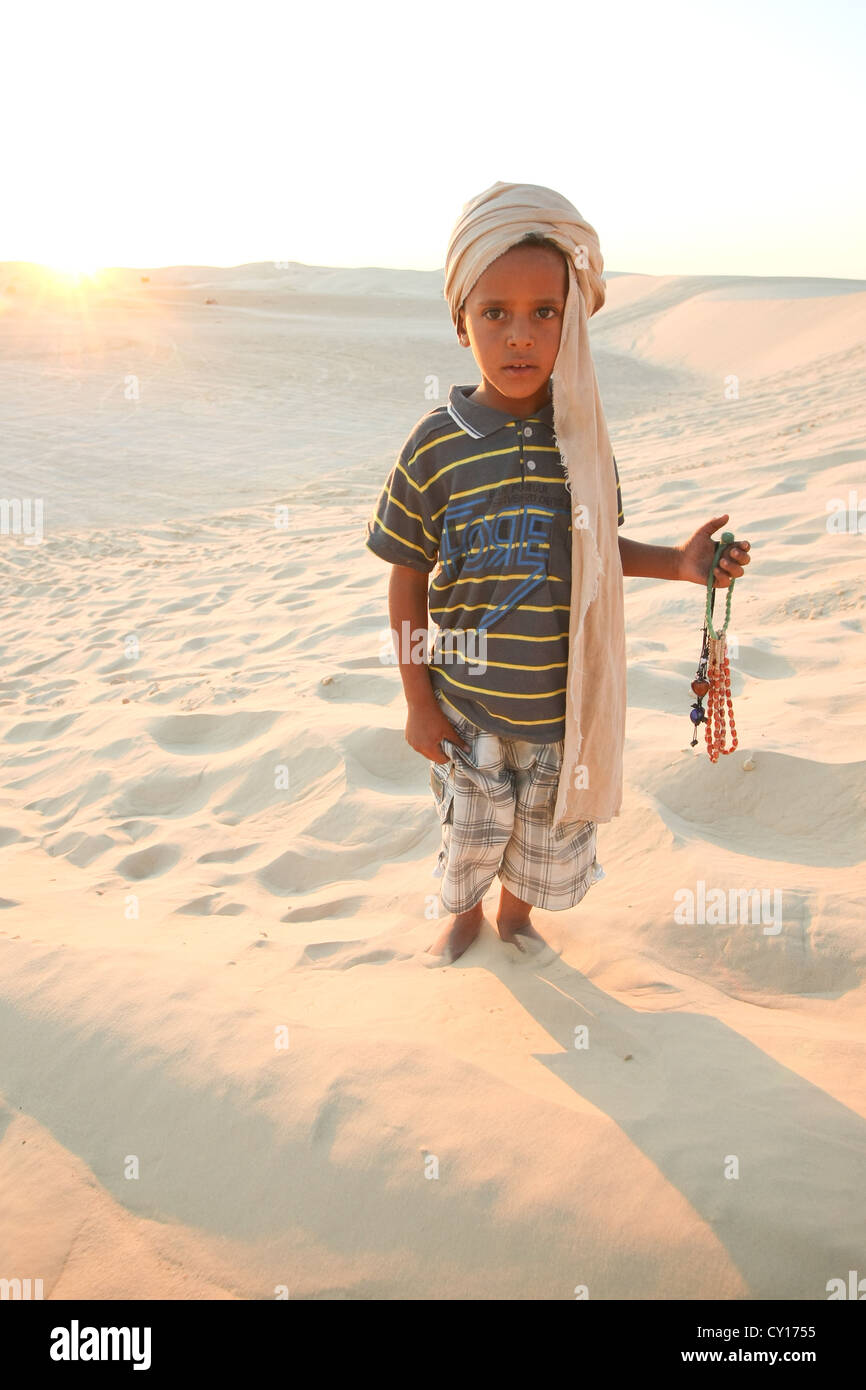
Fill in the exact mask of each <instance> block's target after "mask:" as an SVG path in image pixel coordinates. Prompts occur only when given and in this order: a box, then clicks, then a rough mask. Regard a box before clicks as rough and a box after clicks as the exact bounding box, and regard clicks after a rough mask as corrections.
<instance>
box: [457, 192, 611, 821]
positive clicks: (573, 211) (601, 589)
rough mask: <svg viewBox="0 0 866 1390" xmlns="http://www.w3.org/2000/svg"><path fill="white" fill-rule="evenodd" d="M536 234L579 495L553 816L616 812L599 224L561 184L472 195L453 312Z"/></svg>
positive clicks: (571, 478) (560, 439)
mask: <svg viewBox="0 0 866 1390" xmlns="http://www.w3.org/2000/svg"><path fill="white" fill-rule="evenodd" d="M527 232H539V233H540V234H541V235H542V236H546V237H548V238H549V239H550V240H551V241H552V242H554V243H555V244H556V245H557V246H558V247H559V248H560V249H561V250H562V251H563V252H564V253H565V259H566V261H567V263H568V295H567V299H566V303H565V313H564V319H563V325H562V334H561V337H560V343H559V352H558V354H557V357H556V362H555V363H554V367H553V373H552V376H553V418H554V431H555V434H556V443H557V447H558V449H559V452H560V456H561V458H562V464H563V468H564V471H565V475H566V487H567V488H568V491H569V493H570V494H571V498H572V518H571V526H572V533H571V534H572V547H571V551H572V556H571V611H570V617H569V654H568V671H567V676H566V710H565V746H564V751H563V760H562V770H561V773H560V777H559V786H558V789H557V796H556V804H555V807H554V813H553V825H554V831H555V833H556V834H559V835H563V834H564V833H565V830H564V827H565V826H566V825H568V824H570V823H572V822H573V821H577V820H594V821H608V820H611V819H612V818H613V817H614V816H616V815H618V814H619V810H620V806H621V803H622V755H623V743H624V740H625V709H626V659H625V612H624V602H623V584H622V563H621V560H620V554H619V537H618V532H617V499H616V476H615V469H614V461H613V450H612V448H611V443H610V438H609V436H608V432H607V423H606V421H605V418H604V410H603V407H602V403H601V397H600V395H599V390H598V382H597V381H596V376H595V367H594V365H593V361H592V355H591V353H590V347H589V328H588V320H589V318H590V317H591V316H592V315H593V314H594V313H595V312H596V311H597V310H598V309H600V308H601V307H602V305H603V304H604V298H605V285H604V281H603V280H602V278H601V277H602V270H603V268H604V261H603V259H602V255H601V250H600V247H599V243H598V237H597V236H596V233H595V231H594V229H593V228H592V227H591V226H590V225H589V223H588V222H585V221H584V219H583V218H582V217H581V215H580V213H579V212H578V211H577V208H575V207H574V206H573V204H572V203H570V202H569V201H568V199H567V198H564V197H563V196H562V195H561V194H559V193H556V192H555V191H554V190H553V189H551V188H544V187H541V186H539V185H538V184H527V183H494V184H492V185H491V186H490V188H488V189H486V190H485V191H484V192H483V193H480V194H479V195H478V196H477V197H476V198H473V199H472V200H471V201H470V202H468V203H467V204H466V205H465V207H464V208H463V211H462V213H461V215H460V218H459V219H458V221H457V224H456V226H455V228H454V230H453V232H452V234H451V238H450V241H449V244H448V253H447V256H446V260H445V298H446V300H447V301H448V307H449V309H450V311H451V319H452V322H453V323H454V325H455V326H456V324H457V314H458V310H459V309H460V307H461V305H462V304H463V301H464V300H465V299H466V296H467V295H468V294H469V292H470V291H471V289H472V287H473V286H474V285H475V283H476V281H477V280H478V278H479V277H480V276H481V275H482V274H483V273H484V271H485V270H486V269H487V267H488V266H489V265H490V264H491V262H492V261H495V260H496V259H497V258H498V257H499V256H501V255H503V254H504V252H506V251H508V250H509V249H510V248H511V247H512V246H514V245H515V243H516V242H518V241H520V240H521V238H522V237H524V236H525V235H526V233H527Z"/></svg>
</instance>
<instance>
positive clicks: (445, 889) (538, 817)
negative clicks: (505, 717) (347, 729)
mask: <svg viewBox="0 0 866 1390" xmlns="http://www.w3.org/2000/svg"><path fill="white" fill-rule="evenodd" d="M434 694H435V695H436V698H437V700H439V701H440V703H441V705H442V711H443V713H444V714H446V715H447V717H448V719H449V720H450V721H451V723H452V724H453V725H454V727H455V729H456V731H457V733H458V734H459V735H460V737H461V738H462V739H464V740H465V742H466V743H467V744H468V745H469V749H468V751H466V752H464V750H463V749H462V748H458V747H457V745H456V744H454V743H452V741H451V740H450V739H447V738H444V739H443V740H442V748H443V750H444V752H445V753H446V754H447V755H448V758H449V761H448V762H447V763H434V762H431V764H430V787H431V790H432V792H433V798H434V800H435V802H436V808H437V810H438V812H439V820H440V822H441V825H442V848H441V850H440V851H439V859H438V862H437V865H436V868H435V869H434V870H433V873H434V876H436V877H437V878H441V879H442V883H441V887H440V890H439V899H440V902H441V904H442V906H443V907H444V908H445V910H446V912H468V911H469V909H470V908H471V907H474V906H475V904H476V903H478V902H480V901H481V899H482V898H483V897H484V894H485V893H486V892H487V889H488V888H489V887H490V884H491V883H492V882H493V878H494V875H496V874H498V875H499V880H500V882H501V883H502V884H504V886H505V887H506V888H507V889H508V890H509V891H510V892H512V893H513V894H514V895H515V897H518V898H520V899H521V900H522V901H523V902H528V903H532V904H533V905H534V906H536V907H540V908H543V909H547V910H550V911H553V912H560V911H562V910H563V909H564V908H567V907H574V906H575V904H576V903H579V902H580V900H581V898H582V897H583V896H584V894H585V893H586V892H587V890H588V889H589V888H590V886H591V885H592V884H593V883H595V882H596V880H597V879H599V878H603V877H604V870H603V869H602V867H601V865H600V864H599V863H598V861H597V860H596V857H595V849H596V823H595V821H589V820H582V821H571V822H560V824H559V825H558V826H557V827H556V829H553V828H552V825H551V821H552V818H553V808H554V806H555V804H556V793H557V789H558V786H559V772H560V768H561V766H562V752H563V748H564V740H560V741H559V742H558V743H528V742H527V741H526V740H525V739H519V738H503V737H501V736H500V735H499V734H491V733H487V732H486V730H484V729H479V727H478V725H477V724H473V723H472V721H471V720H469V719H467V718H466V717H465V715H462V714H458V712H457V710H456V709H455V707H454V706H453V705H452V704H451V703H450V702H449V701H448V700H446V699H445V697H444V696H442V694H441V692H440V691H439V690H436V691H434Z"/></svg>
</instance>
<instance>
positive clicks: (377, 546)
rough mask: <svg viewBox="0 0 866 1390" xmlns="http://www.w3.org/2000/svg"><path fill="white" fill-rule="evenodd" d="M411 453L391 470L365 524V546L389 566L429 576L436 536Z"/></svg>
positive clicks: (404, 454) (402, 453)
mask: <svg viewBox="0 0 866 1390" xmlns="http://www.w3.org/2000/svg"><path fill="white" fill-rule="evenodd" d="M413 463H414V451H412V450H411V449H410V448H409V447H408V445H404V447H403V448H402V449H401V450H400V456H399V458H398V459H397V462H396V463H395V464H394V467H393V468H392V469H391V472H390V475H389V477H388V481H387V482H386V483H385V486H384V487H383V488H382V491H381V493H380V494H379V500H378V502H377V503H376V506H375V508H374V510H373V512H372V514H371V516H370V519H369V521H368V522H367V536H366V540H365V544H366V546H367V548H368V549H369V550H372V552H373V554H374V555H378V556H379V557H380V558H381V559H382V560H387V561H388V562H389V563H390V564H392V565H406V566H407V567H408V568H409V569H414V570H422V571H423V572H424V573H426V574H429V573H430V571H431V570H432V569H434V568H435V566H436V564H437V562H438V559H439V534H440V531H441V525H440V526H437V525H436V523H435V522H434V521H433V518H432V516H431V513H430V502H429V498H428V495H427V492H426V490H425V487H424V484H423V481H422V480H421V479H420V478H416V477H414V476H413V474H412V467H413Z"/></svg>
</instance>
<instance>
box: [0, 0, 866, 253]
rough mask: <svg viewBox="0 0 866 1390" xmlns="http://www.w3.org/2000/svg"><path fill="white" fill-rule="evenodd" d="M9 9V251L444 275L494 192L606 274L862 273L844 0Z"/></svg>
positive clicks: (2, 245)
mask: <svg viewBox="0 0 866 1390" xmlns="http://www.w3.org/2000/svg"><path fill="white" fill-rule="evenodd" d="M14 3H15V0H10V4H9V5H7V6H6V7H5V10H4V23H3V40H2V42H3V63H2V82H0V118H2V129H3V132H4V140H3V176H2V185H0V187H2V190H3V206H2V216H0V260H31V261H41V262H45V263H48V264H58V265H62V266H73V267H83V268H89V267H91V266H95V265H141V266H156V265H173V264H187V263H196V264H209V265H234V264H238V263H240V262H243V261H264V260H270V261H272V260H290V261H303V262H306V263H309V264H319V265H339V266H360V265H379V266H399V267H412V268H416V269H421V270H431V269H434V268H436V267H439V266H441V265H442V264H443V263H444V260H445V247H446V245H447V241H448V235H449V233H450V230H451V227H452V225H453V223H454V222H455V220H456V218H457V216H458V215H459V212H460V208H461V206H462V205H463V203H465V202H466V201H467V200H468V199H469V198H471V197H473V196H474V195H475V194H476V193H479V192H481V190H482V189H484V188H487V187H488V186H489V185H490V184H491V183H494V182H495V181H496V180H497V179H503V180H506V181H509V182H515V181H525V182H529V183H541V184H548V185H550V186H551V187H554V188H556V189H558V190H559V191H560V192H562V193H564V194H565V195H566V196H567V197H568V198H570V199H571V201H572V202H573V203H574V204H575V205H576V206H577V208H578V209H579V210H580V212H581V213H582V215H583V216H584V217H585V218H586V219H587V220H588V221H589V222H591V223H592V224H593V226H594V227H595V229H596V231H597V232H598V235H599V238H600V241H601V247H602V252H603V254H604V259H605V265H606V267H607V268H608V269H610V270H636V271H644V272H648V273H651V274H665V273H682V274H693V273H699V272H707V273H715V274H736V273H741V274H755V275H760V274H766V275H833V276H848V277H857V278H861V277H862V278H866V234H864V233H866V216H864V204H866V179H864V159H863V154H862V149H863V143H862V142H863V131H864V128H866V112H864V101H863V96H862V93H863V86H864V84H863V71H864V62H866V18H864V15H866V6H864V5H863V4H862V3H860V2H859V0H857V3H855V2H854V0H850V2H849V0H821V3H816V0H726V3H724V4H710V3H707V0H682V3H680V0H656V3H653V4H647V3H646V0H600V3H598V4H597V5H595V6H593V7H592V8H590V6H588V5H586V4H584V3H581V0H568V2H567V3H565V4H559V3H557V2H556V0H541V2H540V3H523V4H517V3H513V2H512V0H501V3H496V4H494V3H489V0H483V2H482V3H475V4H473V3H472V0H465V3H463V4H461V3H455V2H454V0H443V3H438V4H429V5H419V4H417V3H413V0H397V2H396V3H393V4H391V3H387V4H384V3H378V0H369V3H363V4H358V5H356V6H351V7H350V6H349V5H348V4H346V5H342V4H341V5H339V6H334V7H331V6H329V5H327V4H322V3H320V4H315V3H313V4H310V3H304V4H303V5H301V4H297V5H295V4H285V3H283V4H267V3H261V0H247V3H244V4H233V3H230V2H229V3H224V4H220V3H218V2H217V3H213V0H210V3H207V4H198V3H195V4H190V3H184V0H172V2H171V3H165V0H146V3H142V4H138V5H129V4H122V3H121V4H118V3H117V0H112V2H111V3H88V0H76V3H74V4H69V3H68V0H64V3H63V4H60V3H52V4H40V3H38V0H18V6H17V9H18V12H17V14H16V13H14V12H13V4H14Z"/></svg>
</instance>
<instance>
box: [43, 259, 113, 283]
mask: <svg viewBox="0 0 866 1390" xmlns="http://www.w3.org/2000/svg"><path fill="white" fill-rule="evenodd" d="M45 269H46V270H49V271H50V272H51V274H52V275H54V276H56V277H57V278H58V279H60V280H63V281H65V282H66V283H67V284H69V285H81V284H83V283H84V282H85V281H87V280H93V279H95V278H96V277H97V276H98V274H99V271H100V269H101V267H100V266H98V265H94V264H88V263H87V262H85V261H66V262H63V261H52V262H51V264H50V265H47V266H46V267H45Z"/></svg>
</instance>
